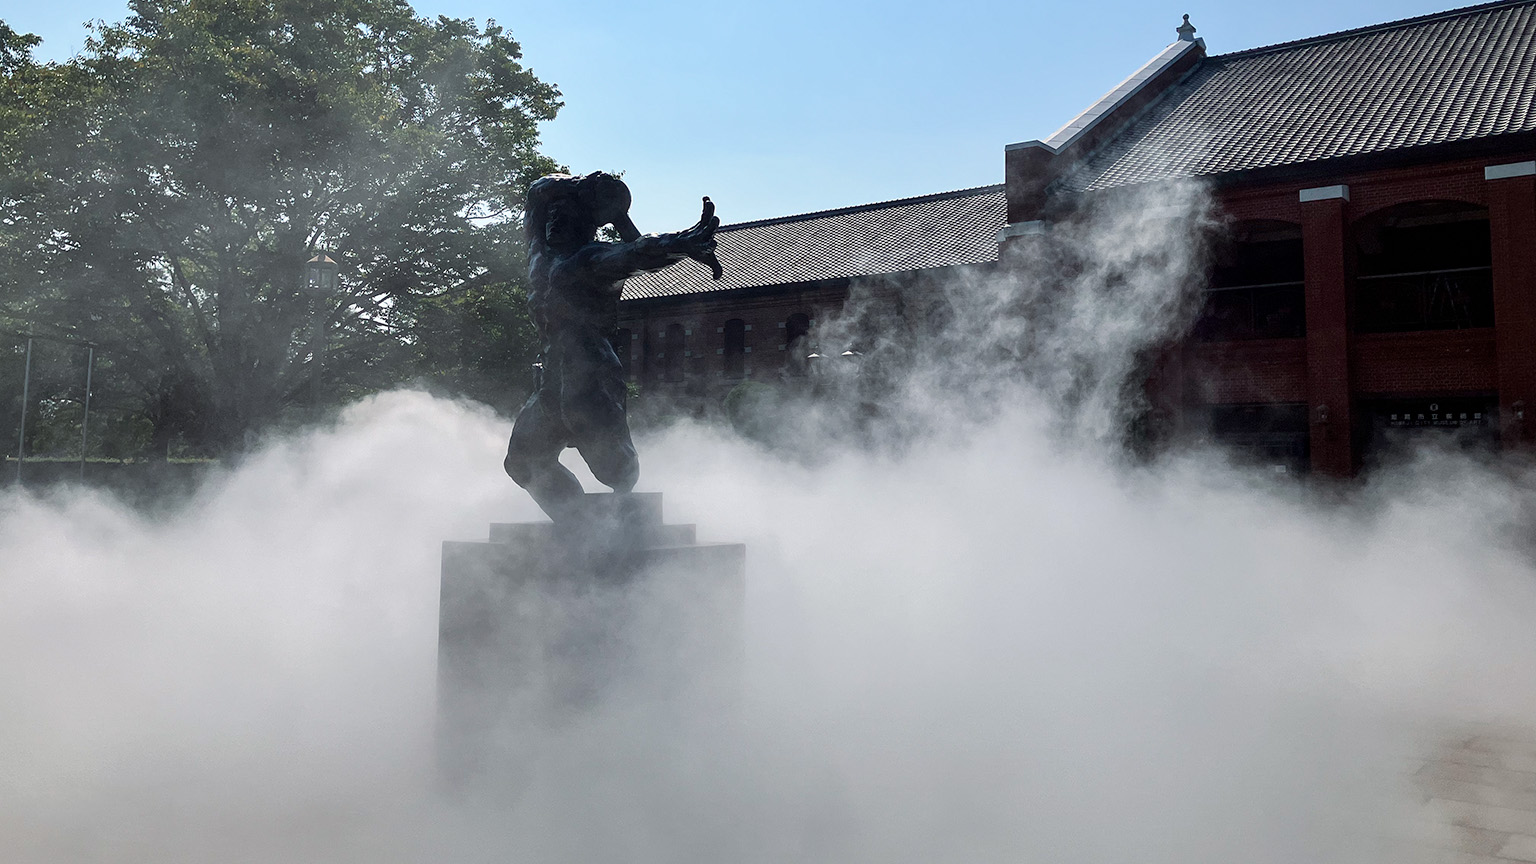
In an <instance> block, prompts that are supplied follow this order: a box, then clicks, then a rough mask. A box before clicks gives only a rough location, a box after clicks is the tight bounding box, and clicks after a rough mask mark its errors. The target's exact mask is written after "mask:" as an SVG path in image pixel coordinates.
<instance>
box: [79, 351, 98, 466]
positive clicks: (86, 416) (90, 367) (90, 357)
mask: <svg viewBox="0 0 1536 864" xmlns="http://www.w3.org/2000/svg"><path fill="white" fill-rule="evenodd" d="M85 350H86V355H85V399H84V403H83V404H82V406H81V408H80V482H81V483H84V482H85V430H86V428H87V427H86V424H87V423H89V422H90V420H91V373H92V372H93V371H95V369H96V346H95V345H87V346H85Z"/></svg>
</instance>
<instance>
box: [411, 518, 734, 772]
mask: <svg viewBox="0 0 1536 864" xmlns="http://www.w3.org/2000/svg"><path fill="white" fill-rule="evenodd" d="M583 511H584V515H583V518H581V519H579V520H574V521H573V522H572V523H571V524H570V525H560V526H556V525H554V524H552V523H549V522H537V523H518V524H493V525H491V529H490V536H489V539H488V540H486V541H483V542H459V541H448V542H445V543H444V544H443V571H442V596H441V606H440V611H439V619H438V756H439V765H440V767H441V769H442V773H443V775H444V778H445V779H446V780H448V781H449V782H450V783H462V782H474V781H475V780H476V778H477V777H478V778H481V779H484V777H485V776H486V775H495V774H507V773H509V772H511V773H516V771H517V770H518V767H517V766H518V765H519V764H526V763H527V761H528V760H529V759H531V758H536V756H537V754H536V753H533V752H531V751H530V748H536V747H537V742H538V740H539V739H540V737H541V736H542V735H546V734H549V733H550V732H551V731H553V730H558V729H559V728H560V727H561V726H562V725H564V724H568V723H571V722H575V721H576V720H577V719H579V718H580V717H581V716H582V714H583V713H584V712H590V711H594V710H600V709H601V708H602V707H603V706H604V705H611V704H615V703H622V702H626V701H627V702H628V703H633V702H634V701H636V700H642V701H645V702H648V703H651V704H656V703H666V702H668V701H669V700H671V701H676V702H678V703H679V704H680V705H681V704H683V703H688V702H690V700H694V701H696V700H699V699H704V700H715V701H717V702H718V701H719V700H729V699H730V698H731V696H730V693H731V691H732V690H733V683H734V678H735V675H736V674H737V672H738V671H739V654H740V650H741V632H740V619H741V612H742V595H743V592H744V588H745V563H746V547H745V546H744V545H742V544H739V543H699V542H697V539H696V536H695V533H696V532H695V529H694V526H693V525H667V524H665V523H664V522H663V521H662V512H661V495H660V494H657V493H629V494H612V493H606V494H591V495H588V496H586V498H585V500H584V502H583Z"/></svg>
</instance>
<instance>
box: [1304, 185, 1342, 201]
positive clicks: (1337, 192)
mask: <svg viewBox="0 0 1536 864" xmlns="http://www.w3.org/2000/svg"><path fill="white" fill-rule="evenodd" d="M1300 198H1301V203H1303V204H1305V203H1307V202H1308V201H1331V200H1333V199H1335V198H1343V199H1344V200H1345V201H1348V200H1349V187H1348V186H1314V187H1312V188H1311V189H1303V190H1301V195H1300Z"/></svg>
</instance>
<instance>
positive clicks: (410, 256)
mask: <svg viewBox="0 0 1536 864" xmlns="http://www.w3.org/2000/svg"><path fill="white" fill-rule="evenodd" d="M29 48H30V43H29V37H24V36H19V35H17V34H15V33H14V32H12V31H11V30H10V29H9V28H4V27H3V25H0V76H3V81H0V128H3V129H4V130H5V131H0V136H3V137H0V169H3V171H4V173H5V175H6V178H5V180H4V181H3V186H0V316H5V317H8V318H9V319H11V321H12V322H13V328H16V329H19V328H21V327H26V328H30V329H31V330H33V331H36V332H47V333H50V334H53V335H59V336H65V337H68V338H73V339H78V340H83V341H90V342H92V343H95V344H97V345H98V346H100V352H99V353H100V356H101V357H102V358H103V362H104V371H103V374H104V376H106V378H107V380H108V381H112V382H116V384H117V385H119V386H121V387H123V388H125V389H126V390H133V391H134V392H136V393H137V394H138V396H139V397H140V398H141V400H142V405H143V410H144V412H145V415H146V416H147V417H148V419H149V420H150V421H151V423H152V425H153V427H154V429H155V435H156V437H157V439H160V440H163V439H166V438H167V437H168V436H180V437H182V438H184V439H186V440H188V441H191V442H196V443H197V444H198V445H200V446H202V447H204V448H206V449H209V450H213V451H223V450H227V449H229V448H231V447H238V446H239V445H240V443H241V442H242V441H243V440H245V438H246V436H247V435H248V434H249V433H251V432H253V431H258V430H260V429H262V428H265V427H267V426H270V425H272V424H274V423H280V422H283V421H285V420H290V419H293V418H295V417H302V416H307V415H308V413H309V412H310V411H311V410H313V408H314V407H315V406H316V405H317V404H321V405H323V404H333V403H335V402H337V401H340V400H343V399H345V398H348V397H350V396H352V395H355V394H357V393H360V392H367V391H370V390H374V389H377V388H380V387H384V386H388V385H390V384H393V383H396V382H399V381H401V380H403V379H408V378H415V377H423V376H425V377H428V378H431V379H434V380H438V381H440V382H441V383H442V384H443V385H444V386H449V387H457V388H461V389H468V390H470V391H472V393H473V395H477V396H481V397H484V398H493V399H498V401H501V400H504V399H505V396H504V394H503V393H502V391H505V390H507V389H509V388H515V387H516V386H517V384H516V382H509V381H508V376H509V375H510V376H521V375H522V374H523V370H524V369H525V368H526V365H527V360H528V354H529V353H530V349H529V348H527V347H526V346H525V344H524V342H523V341H521V340H525V339H526V336H527V332H526V326H525V322H523V321H522V319H521V315H522V313H521V304H520V302H518V297H519V291H520V288H519V284H520V279H521V276H520V273H521V270H522V267H521V261H520V256H521V254H522V253H521V249H520V243H518V242H517V237H516V233H515V223H516V216H517V211H516V208H517V204H518V202H519V201H520V200H521V198H522V193H523V190H524V189H525V188H526V186H527V184H528V183H529V182H531V181H532V180H533V179H535V178H536V177H538V176H540V175H542V174H544V173H547V172H548V171H550V170H553V169H554V167H555V166H554V165H553V164H552V163H550V162H549V160H548V159H546V158H545V157H543V156H541V155H540V154H539V152H538V149H537V148H538V124H539V123H540V122H542V121H546V120H549V119H551V118H553V117H554V115H555V112H556V111H557V110H558V108H559V107H560V102H559V95H560V94H559V92H558V91H557V90H556V89H555V88H554V87H553V86H551V85H549V84H546V83H544V82H542V81H540V80H539V79H537V78H536V77H535V76H534V75H533V73H532V72H531V71H529V70H528V69H527V68H525V67H524V66H523V65H522V63H521V49H520V47H519V46H518V44H517V43H516V42H515V41H514V40H513V39H512V38H511V36H510V35H509V34H508V33H507V32H506V31H505V30H503V29H502V28H501V27H499V26H497V25H496V24H495V23H494V22H490V23H488V24H486V25H485V26H483V27H482V26H478V25H476V24H475V23H474V22H473V21H466V20H456V19H451V18H438V19H436V20H433V21H428V20H425V19H422V18H419V17H417V16H416V15H415V13H414V12H413V11H412V9H411V7H410V6H409V5H407V4H406V3H405V2H401V0H338V2H330V3H312V2H308V0H133V2H132V3H131V14H130V16H129V17H128V18H127V20H125V21H123V22H122V23H120V24H114V25H98V26H96V27H95V28H94V31H93V33H92V35H91V37H90V38H89V39H88V40H87V43H86V48H85V50H84V51H83V52H82V54H81V55H80V56H78V57H76V58H74V59H73V60H71V61H69V62H68V63H63V64H36V63H33V62H32V61H31V59H30V57H29V56H28V53H27V52H28V49H29ZM318 251H325V252H327V253H328V254H330V255H331V256H332V257H333V258H335V259H337V260H338V261H339V262H341V265H342V270H341V274H340V280H339V285H338V287H337V288H336V289H335V290H334V291H330V292H322V291H319V290H316V289H315V288H313V287H312V286H310V285H308V284H307V283H306V282H305V280H304V264H305V261H306V260H308V259H309V258H310V257H311V256H313V255H314V254H315V253H316V252H318ZM0 326H3V321H0ZM104 383H105V382H104Z"/></svg>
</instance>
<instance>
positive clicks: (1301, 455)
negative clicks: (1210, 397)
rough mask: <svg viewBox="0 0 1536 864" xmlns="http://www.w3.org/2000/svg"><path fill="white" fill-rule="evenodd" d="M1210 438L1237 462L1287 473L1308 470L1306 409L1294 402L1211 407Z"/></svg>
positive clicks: (1308, 450)
mask: <svg viewBox="0 0 1536 864" xmlns="http://www.w3.org/2000/svg"><path fill="white" fill-rule="evenodd" d="M1209 410H1210V433H1211V438H1212V439H1213V440H1215V441H1216V442H1217V443H1218V444H1221V445H1223V446H1225V447H1227V448H1229V449H1230V450H1232V451H1233V453H1234V454H1235V457H1236V459H1237V461H1239V462H1243V463H1247V464H1253V465H1260V466H1263V467H1266V468H1269V469H1270V470H1274V471H1280V472H1282V473H1287V474H1299V473H1304V472H1306V471H1307V469H1308V468H1309V462H1310V458H1311V457H1310V453H1311V436H1310V432H1309V430H1308V427H1307V406H1306V405H1304V404H1301V403H1294V402H1277V403H1263V404H1257V405H1212V406H1211V407H1210V409H1209Z"/></svg>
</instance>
